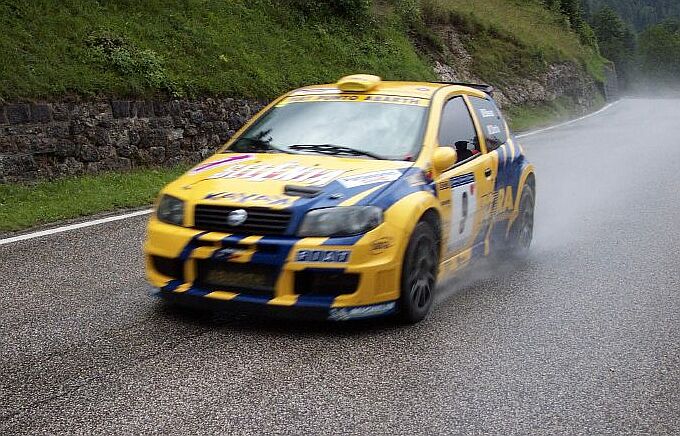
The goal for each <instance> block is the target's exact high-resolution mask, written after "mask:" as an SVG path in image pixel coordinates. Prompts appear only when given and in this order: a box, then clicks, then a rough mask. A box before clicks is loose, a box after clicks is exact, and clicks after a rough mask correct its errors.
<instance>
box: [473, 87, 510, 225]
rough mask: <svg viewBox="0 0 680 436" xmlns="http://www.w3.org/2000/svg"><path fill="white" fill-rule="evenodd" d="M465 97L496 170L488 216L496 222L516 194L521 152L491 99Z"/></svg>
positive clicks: (507, 210) (506, 214)
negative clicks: (510, 136)
mask: <svg viewBox="0 0 680 436" xmlns="http://www.w3.org/2000/svg"><path fill="white" fill-rule="evenodd" d="M467 99H468V101H469V103H470V105H471V107H472V110H473V112H474V114H475V115H476V117H477V120H478V124H479V127H480V130H481V131H482V135H483V136H484V143H485V146H486V150H487V153H488V154H489V158H490V159H491V161H492V162H491V164H492V168H494V169H496V178H495V184H494V186H493V192H492V194H493V198H492V203H491V206H490V210H489V214H490V218H491V219H493V220H494V221H497V222H499V221H504V220H507V219H508V217H509V215H510V214H511V212H512V210H513V205H514V200H515V195H517V182H518V181H519V175H520V173H521V166H522V165H521V159H522V156H521V152H520V150H519V146H516V145H515V144H514V143H513V142H512V140H510V139H509V132H508V128H507V123H506V122H505V120H504V119H503V116H502V114H501V112H500V110H499V109H498V107H497V106H496V104H495V103H494V101H493V100H492V99H490V98H479V97H473V96H469V97H467Z"/></svg>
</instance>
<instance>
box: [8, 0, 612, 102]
mask: <svg viewBox="0 0 680 436" xmlns="http://www.w3.org/2000/svg"><path fill="white" fill-rule="evenodd" d="M293 3H295V2H294V1H292V0H226V1H225V0H145V1H141V2H140V1H135V0H116V1H97V0H59V1H58V0H31V1H23V0H4V1H3V2H0V26H1V27H2V29H3V31H2V32H0V53H2V55H1V56H2V59H1V62H0V99H3V98H4V99H5V100H14V99H18V98H54V97H63V96H67V95H74V94H75V95H79V96H86V97H87V96H101V95H104V96H132V97H137V96H142V97H145V96H150V95H155V94H159V93H161V94H167V95H173V96H179V97H181V96H188V97H195V96H202V95H211V96H242V97H257V98H270V97H274V96H276V95H278V94H280V93H281V92H283V91H285V90H288V89H291V88H294V87H296V86H299V85H302V84H309V83H320V82H329V81H334V80H335V79H337V78H338V77H341V76H343V75H345V74H348V73H355V72H370V73H374V74H378V75H381V76H383V77H385V78H386V79H402V80H408V79H415V80H431V79H434V78H435V77H434V73H433V71H432V68H431V64H430V60H429V59H427V58H426V57H425V56H424V55H422V54H421V53H419V52H418V50H417V49H416V47H415V46H414V44H413V42H412V41H411V39H410V37H409V31H408V27H411V28H414V27H415V28H417V29H420V31H421V32H424V33H428V32H429V30H428V29H429V27H430V26H429V25H430V24H431V23H448V24H454V25H455V26H456V27H457V28H458V29H459V30H461V31H463V32H466V33H465V35H466V37H465V38H464V42H465V44H466V46H467V48H468V50H469V51H470V52H471V53H472V55H473V58H474V65H473V67H474V70H475V71H474V72H475V74H477V75H479V76H480V77H481V78H483V79H485V80H489V81H507V80H509V79H512V78H514V77H517V76H521V75H524V74H526V73H527V72H532V71H536V70H540V69H541V68H543V67H545V66H546V65H547V62H551V61H556V60H571V61H573V62H577V63H579V64H581V65H583V66H584V67H585V68H586V70H587V71H589V72H590V73H591V74H592V75H593V76H595V77H598V78H601V75H602V65H603V62H604V61H603V60H602V58H600V57H599V55H597V54H596V53H594V52H593V51H592V49H590V48H587V47H584V46H583V45H581V44H580V43H579V41H578V37H577V36H576V34H574V33H573V32H571V31H569V30H568V27H567V26H566V25H565V23H564V22H563V19H562V18H560V16H559V15H557V14H555V13H553V12H550V11H548V10H546V9H544V8H543V7H541V6H540V4H539V2H538V1H536V0H523V1H517V0H487V1H485V2H475V1H469V0H374V7H373V9H372V11H373V12H372V13H369V14H368V16H367V17H365V18H362V19H359V20H354V19H349V18H347V17H343V16H340V15H337V14H333V13H328V12H319V11H323V9H318V10H317V12H316V13H315V14H309V13H305V12H303V11H301V10H300V9H299V8H296V7H294V6H292V4H293ZM298 3H304V2H299V1H298ZM308 3H309V2H308ZM312 3H313V2H312ZM404 5H411V6H409V7H405V6H404ZM408 23H410V24H408ZM412 34H413V32H411V35H412ZM426 36H428V37H431V36H432V35H431V34H429V35H426Z"/></svg>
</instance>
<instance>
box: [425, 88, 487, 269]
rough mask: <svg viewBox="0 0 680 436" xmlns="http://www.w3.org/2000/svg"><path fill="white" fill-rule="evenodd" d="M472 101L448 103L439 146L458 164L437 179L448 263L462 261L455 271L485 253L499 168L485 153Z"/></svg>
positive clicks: (451, 101)
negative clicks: (449, 150)
mask: <svg viewBox="0 0 680 436" xmlns="http://www.w3.org/2000/svg"><path fill="white" fill-rule="evenodd" d="M479 133H480V132H479V131H478V129H477V126H476V125H475V122H474V120H473V117H472V116H471V114H470V109H469V105H468V102H466V100H465V98H464V97H462V96H456V97H453V98H451V99H449V100H448V101H446V103H445V104H444V106H443V108H442V114H441V120H440V125H439V134H438V138H437V139H438V143H439V144H438V146H440V147H453V148H455V149H456V152H457V154H458V156H459V159H458V161H457V162H456V164H455V165H454V166H453V167H451V168H450V169H448V170H446V171H444V172H442V173H441V174H440V175H439V176H438V177H437V180H436V182H437V195H438V197H439V200H440V202H441V204H442V207H443V209H444V215H445V217H444V220H443V221H444V226H443V235H444V241H445V250H444V260H445V261H446V260H452V259H458V261H457V262H455V265H454V268H453V269H455V267H456V266H459V264H461V263H465V262H466V261H467V260H469V259H470V258H471V257H472V256H473V255H475V254H484V252H485V247H484V241H485V237H486V232H487V230H488V228H489V224H490V222H489V213H488V210H489V208H488V205H489V199H490V195H491V193H492V192H493V188H494V180H495V167H494V166H493V163H494V162H493V160H492V158H491V157H490V156H489V155H488V154H486V153H485V150H484V148H483V144H482V142H481V141H480V134H479Z"/></svg>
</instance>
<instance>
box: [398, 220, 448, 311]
mask: <svg viewBox="0 0 680 436" xmlns="http://www.w3.org/2000/svg"><path fill="white" fill-rule="evenodd" d="M438 239H439V238H437V237H436V236H435V234H434V230H433V229H432V226H431V225H430V224H428V223H427V222H425V221H421V222H419V223H418V224H417V225H416V228H415V229H414V230H413V233H412V234H411V239H410V240H409V243H408V247H407V248H406V253H405V254H404V263H403V266H402V272H401V296H400V298H399V307H400V312H399V315H400V317H401V320H402V321H403V322H405V323H408V324H415V323H417V322H420V321H422V320H423V319H425V318H426V317H427V315H428V314H429V313H430V310H431V309H432V303H433V301H434V291H435V286H436V284H437V272H438V271H439V245H438V243H437V241H438Z"/></svg>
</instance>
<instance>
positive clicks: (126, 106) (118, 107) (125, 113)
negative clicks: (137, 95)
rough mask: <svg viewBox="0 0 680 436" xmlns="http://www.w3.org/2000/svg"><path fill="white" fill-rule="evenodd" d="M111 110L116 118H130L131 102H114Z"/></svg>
mask: <svg viewBox="0 0 680 436" xmlns="http://www.w3.org/2000/svg"><path fill="white" fill-rule="evenodd" d="M111 110H112V112H113V117H114V118H127V117H129V116H130V102H129V101H124V100H121V101H112V102H111Z"/></svg>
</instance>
